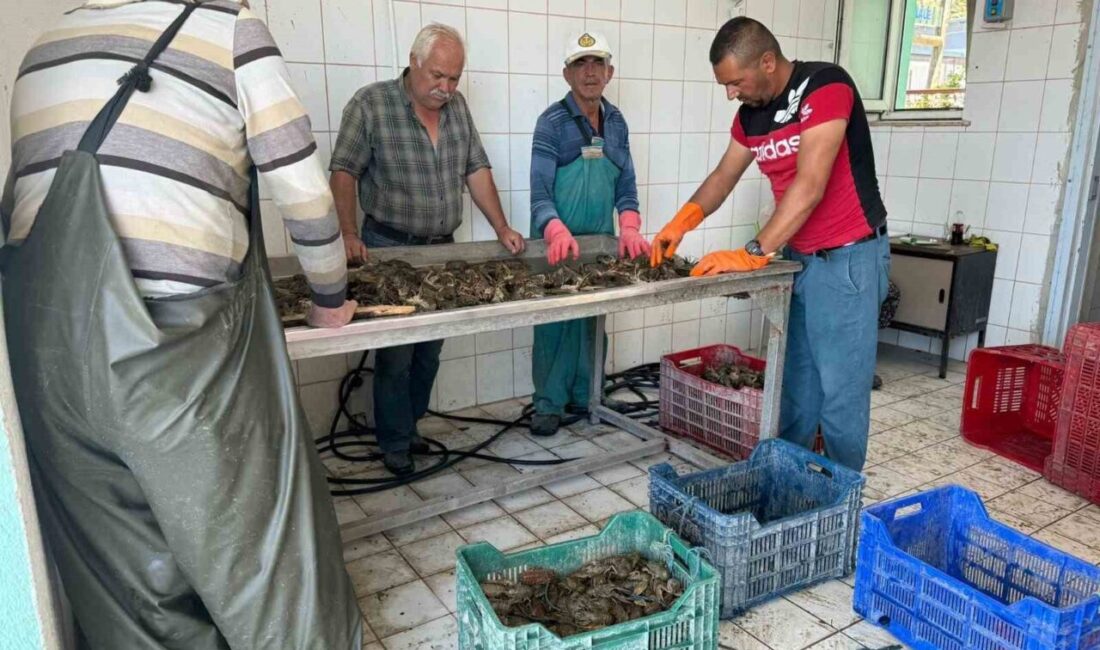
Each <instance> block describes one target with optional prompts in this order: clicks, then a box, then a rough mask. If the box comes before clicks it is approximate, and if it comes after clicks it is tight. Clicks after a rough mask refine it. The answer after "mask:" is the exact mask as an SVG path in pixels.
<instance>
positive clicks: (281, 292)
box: [274, 255, 692, 318]
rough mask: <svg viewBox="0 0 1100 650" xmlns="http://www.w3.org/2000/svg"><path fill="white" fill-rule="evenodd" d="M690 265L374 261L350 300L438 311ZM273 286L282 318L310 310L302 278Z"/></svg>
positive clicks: (673, 272)
mask: <svg viewBox="0 0 1100 650" xmlns="http://www.w3.org/2000/svg"><path fill="white" fill-rule="evenodd" d="M691 267H692V264H691V263H690V262H688V261H687V260H685V259H684V258H681V257H674V258H673V259H671V260H666V261H665V262H664V263H662V264H661V265H660V266H658V267H656V268H650V266H649V259H648V258H646V257H644V256H643V257H638V258H635V259H633V260H627V259H620V258H617V257H614V256H611V255H601V256H600V257H598V258H596V260H595V261H594V262H587V263H578V262H568V263H564V264H560V265H558V266H556V267H554V268H553V269H551V270H549V271H547V272H544V273H539V272H535V270H534V269H532V268H531V267H530V266H528V265H527V264H526V263H525V262H523V261H522V260H516V259H511V260H499V261H491V262H481V263H476V264H471V263H468V262H463V261H451V262H447V263H446V264H445V265H443V266H421V267H414V266H413V265H411V264H409V263H408V262H404V261H401V260H385V261H375V260H371V261H368V262H367V263H366V264H364V265H363V266H361V267H359V268H357V269H353V270H351V271H350V272H349V273H348V298H350V299H352V300H356V301H358V302H359V304H360V305H361V306H371V305H408V306H413V307H415V308H416V310H417V311H440V310H446V309H457V308H461V307H473V306H475V305H486V304H491V303H501V302H507V301H511V300H526V299H529V298H542V297H545V296H553V295H567V294H572V293H579V292H583V291H593V290H596V289H606V288H611V287H623V286H627V285H631V284H637V283H640V282H655V281H658V280H671V279H674V278H683V277H687V276H688V275H689V274H690V273H691ZM274 284H275V301H276V304H277V306H278V308H279V311H280V313H281V315H282V316H283V317H284V318H286V317H288V316H292V315H295V314H302V313H304V312H305V311H306V310H307V309H308V307H309V295H310V292H309V285H308V284H307V283H306V279H305V277H304V276H300V275H299V276H294V277H290V278H282V279H279V280H276V281H275V283H274Z"/></svg>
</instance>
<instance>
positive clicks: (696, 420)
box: [660, 344, 766, 460]
mask: <svg viewBox="0 0 1100 650" xmlns="http://www.w3.org/2000/svg"><path fill="white" fill-rule="evenodd" d="M726 363H739V364H742V365H746V366H748V367H750V368H752V369H753V370H764V367H765V365H766V364H765V362H764V360H763V359H757V358H756V357H750V356H748V355H745V354H743V353H742V352H741V350H739V349H738V348H735V347H733V346H732V345H722V344H719V345H709V346H706V347H702V348H697V349H695V350H685V351H683V352H676V353H673V354H666V355H665V356H663V357H661V403H660V424H661V428H663V429H666V430H668V431H671V432H672V433H676V434H679V435H682V436H685V437H687V438H691V439H692V440H695V441H696V442H698V443H700V444H702V445H705V446H706V447H709V448H711V449H714V450H715V451H718V452H721V453H723V454H726V455H728V456H732V457H733V458H735V459H737V460H744V459H746V458H748V457H749V454H751V453H752V450H753V449H754V448H755V447H756V443H757V442H758V441H759V440H760V411H761V406H762V404H763V394H764V391H762V390H760V389H759V388H740V389H733V388H729V387H727V386H722V385H719V384H715V383H712V382H709V381H707V380H705V379H703V378H702V376H701V375H702V374H703V371H704V370H705V369H707V368H712V367H714V366H718V365H722V364H726Z"/></svg>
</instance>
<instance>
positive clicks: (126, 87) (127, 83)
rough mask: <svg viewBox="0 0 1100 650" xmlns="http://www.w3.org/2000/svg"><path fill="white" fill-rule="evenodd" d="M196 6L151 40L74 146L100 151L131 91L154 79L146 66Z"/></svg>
mask: <svg viewBox="0 0 1100 650" xmlns="http://www.w3.org/2000/svg"><path fill="white" fill-rule="evenodd" d="M197 7H198V4H197V3H188V4H187V6H185V7H184V8H183V12H182V13H180V15H179V16H177V17H176V19H175V20H174V21H172V24H171V25H169V26H168V28H167V29H165V30H164V32H163V33H162V34H161V35H160V38H158V39H157V41H156V42H155V43H153V47H151V48H149V52H148V53H146V55H145V58H143V59H142V60H141V61H140V62H139V63H137V64H135V65H134V67H132V68H130V71H129V72H127V73H126V74H124V75H122V77H120V78H119V80H118V86H119V87H118V91H117V92H115V95H114V97H112V98H111V99H110V101H108V102H107V105H106V106H104V107H103V108H102V109H100V111H99V114H97V115H96V116H95V119H93V120H92V123H91V124H89V125H88V129H87V130H86V131H85V132H84V137H82V138H81V139H80V144H79V145H78V146H77V149H79V150H80V151H86V152H88V153H90V154H95V153H96V152H97V151H99V147H100V146H101V145H102V144H103V141H104V140H106V139H107V134H108V133H110V132H111V129H112V128H113V127H114V125H115V122H117V121H118V117H119V115H122V110H123V109H124V108H126V104H127V103H129V101H130V96H131V95H133V94H134V91H135V90H139V91H141V92H143V93H146V92H149V89H150V88H151V87H152V85H153V78H152V77H151V76H149V66H150V65H152V63H153V61H155V60H156V58H157V57H158V56H160V55H161V53H162V52H164V50H166V49H167V48H168V44H169V43H171V42H172V39H173V38H175V37H176V34H177V33H178V32H179V31H180V28H181V27H183V23H184V22H185V21H186V20H187V17H188V16H190V15H191V13H192V12H193V11H195V9H196V8H197Z"/></svg>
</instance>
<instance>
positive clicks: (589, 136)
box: [558, 99, 603, 147]
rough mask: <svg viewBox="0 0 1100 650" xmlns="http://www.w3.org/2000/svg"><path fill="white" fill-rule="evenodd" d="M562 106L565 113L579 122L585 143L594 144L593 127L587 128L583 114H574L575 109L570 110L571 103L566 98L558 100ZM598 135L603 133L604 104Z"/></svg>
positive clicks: (578, 126)
mask: <svg viewBox="0 0 1100 650" xmlns="http://www.w3.org/2000/svg"><path fill="white" fill-rule="evenodd" d="M558 103H559V104H561V107H562V108H564V109H565V114H566V115H568V116H570V117H572V118H573V121H574V122H576V124H577V130H579V131H580V132H581V137H582V138H584V141H585V143H587V144H588V146H590V147H591V146H592V134H591V133H590V131H591V129H590V128H586V125H585V119H584V116H583V115H574V114H573V111H571V110H569V104H567V103H566V101H565V100H564V99H562V100H561V101H559V102H558ZM597 135H603V106H600V132H599V133H598V134H597Z"/></svg>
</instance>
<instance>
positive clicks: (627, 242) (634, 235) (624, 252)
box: [619, 210, 649, 259]
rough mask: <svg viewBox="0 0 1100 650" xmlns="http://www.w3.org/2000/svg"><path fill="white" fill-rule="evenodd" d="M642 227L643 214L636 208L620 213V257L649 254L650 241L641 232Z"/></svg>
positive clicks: (632, 257)
mask: <svg viewBox="0 0 1100 650" xmlns="http://www.w3.org/2000/svg"><path fill="white" fill-rule="evenodd" d="M641 227H642V215H640V214H638V212H637V211H636V210H625V211H623V212H620V213H619V257H626V258H628V259H634V258H635V257H638V256H639V255H647V256H648V255H649V242H647V241H646V240H645V237H643V236H642V233H641V232H639V231H640V230H641Z"/></svg>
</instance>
